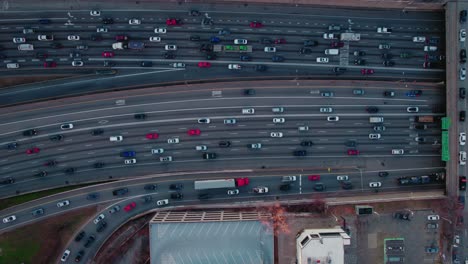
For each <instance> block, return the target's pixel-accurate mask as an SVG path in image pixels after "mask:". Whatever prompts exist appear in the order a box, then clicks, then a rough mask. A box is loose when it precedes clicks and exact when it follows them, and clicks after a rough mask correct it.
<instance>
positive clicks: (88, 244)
mask: <svg viewBox="0 0 468 264" xmlns="http://www.w3.org/2000/svg"><path fill="white" fill-rule="evenodd" d="M94 240H96V236H94V235H90V236H89V237H88V240H86V243H85V244H84V247H85V248H89V247H90V246H91V244H93V242H94Z"/></svg>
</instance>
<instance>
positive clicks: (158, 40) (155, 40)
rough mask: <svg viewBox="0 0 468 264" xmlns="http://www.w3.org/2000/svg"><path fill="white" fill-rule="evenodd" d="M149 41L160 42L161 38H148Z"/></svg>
mask: <svg viewBox="0 0 468 264" xmlns="http://www.w3.org/2000/svg"><path fill="white" fill-rule="evenodd" d="M149 41H151V42H161V37H150V38H149Z"/></svg>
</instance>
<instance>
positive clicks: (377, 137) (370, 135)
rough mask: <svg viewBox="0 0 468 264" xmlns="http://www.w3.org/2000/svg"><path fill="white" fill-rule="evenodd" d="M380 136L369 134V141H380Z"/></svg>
mask: <svg viewBox="0 0 468 264" xmlns="http://www.w3.org/2000/svg"><path fill="white" fill-rule="evenodd" d="M380 137H381V135H380V134H369V139H380Z"/></svg>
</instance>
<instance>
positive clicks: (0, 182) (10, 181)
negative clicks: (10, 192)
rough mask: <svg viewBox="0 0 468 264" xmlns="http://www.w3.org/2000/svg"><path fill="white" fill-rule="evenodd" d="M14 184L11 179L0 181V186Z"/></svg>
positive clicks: (13, 180)
mask: <svg viewBox="0 0 468 264" xmlns="http://www.w3.org/2000/svg"><path fill="white" fill-rule="evenodd" d="M13 183H15V179H14V178H12V177H8V178H4V179H1V180H0V184H13Z"/></svg>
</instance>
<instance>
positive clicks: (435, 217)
mask: <svg viewBox="0 0 468 264" xmlns="http://www.w3.org/2000/svg"><path fill="white" fill-rule="evenodd" d="M439 219H440V218H439V216H438V215H428V216H427V220H428V221H438V220H439Z"/></svg>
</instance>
